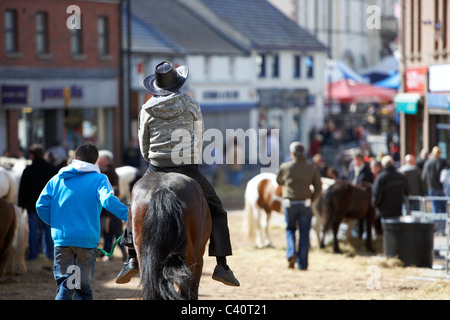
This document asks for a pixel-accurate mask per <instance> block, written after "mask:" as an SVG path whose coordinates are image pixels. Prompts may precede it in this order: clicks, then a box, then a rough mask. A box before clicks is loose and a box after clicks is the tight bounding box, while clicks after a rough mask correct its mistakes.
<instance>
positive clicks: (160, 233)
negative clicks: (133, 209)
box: [140, 187, 191, 300]
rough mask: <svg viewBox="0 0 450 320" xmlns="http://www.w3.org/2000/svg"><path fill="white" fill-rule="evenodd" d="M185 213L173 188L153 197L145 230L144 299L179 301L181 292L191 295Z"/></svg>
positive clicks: (142, 265)
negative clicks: (186, 258)
mask: <svg viewBox="0 0 450 320" xmlns="http://www.w3.org/2000/svg"><path fill="white" fill-rule="evenodd" d="M184 209H185V204H184V203H183V202H182V201H181V200H179V199H178V197H177V196H176V194H175V193H174V192H173V191H172V190H171V189H170V188H169V187H161V189H159V190H157V191H156V192H155V193H154V194H153V196H152V199H151V201H150V204H149V206H148V209H147V213H146V215H145V219H144V222H143V226H142V246H141V261H142V264H141V266H140V269H141V270H140V272H141V284H142V287H143V288H142V293H143V298H144V299H150V300H161V299H163V300H178V299H180V295H179V294H178V292H177V288H179V289H180V290H181V291H182V292H189V287H190V283H189V281H190V278H191V277H190V270H189V269H188V267H187V266H186V264H185V257H184V252H185V249H186V244H187V238H186V231H185V227H184ZM144 284H145V285H144ZM175 285H176V287H175Z"/></svg>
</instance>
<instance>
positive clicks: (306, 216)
mask: <svg viewBox="0 0 450 320" xmlns="http://www.w3.org/2000/svg"><path fill="white" fill-rule="evenodd" d="M284 212H285V218H286V241H287V246H286V256H287V259H289V258H290V257H292V256H297V264H298V268H299V269H302V270H306V269H307V268H308V251H309V231H310V229H311V219H312V216H313V213H312V210H311V207H305V205H304V204H293V203H291V206H290V207H289V208H285V210H284ZM297 225H298V229H299V233H300V235H299V239H298V250H296V248H295V247H296V241H295V232H296V230H297Z"/></svg>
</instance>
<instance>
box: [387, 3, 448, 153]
mask: <svg viewBox="0 0 450 320" xmlns="http://www.w3.org/2000/svg"><path fill="white" fill-rule="evenodd" d="M400 5H401V18H400V21H399V28H400V51H401V53H402V59H401V64H400V73H401V74H402V80H403V81H402V90H401V91H402V92H401V93H400V94H399V95H398V96H397V98H396V99H395V101H396V109H397V111H399V112H400V116H401V121H400V125H401V127H400V139H401V146H402V148H401V153H402V155H403V156H404V155H405V154H407V153H413V154H416V155H417V154H418V153H419V152H420V150H421V149H422V148H425V149H428V150H431V148H433V146H435V145H439V146H440V147H441V149H442V150H443V157H446V158H447V159H448V158H449V157H450V148H449V147H448V146H450V125H449V124H450V27H449V23H450V0H401V2H400ZM402 158H403V157H402Z"/></svg>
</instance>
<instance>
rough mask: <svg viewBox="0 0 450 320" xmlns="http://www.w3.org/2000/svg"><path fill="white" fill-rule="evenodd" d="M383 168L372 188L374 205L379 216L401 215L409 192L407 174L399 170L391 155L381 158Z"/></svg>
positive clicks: (392, 216)
mask: <svg viewBox="0 0 450 320" xmlns="http://www.w3.org/2000/svg"><path fill="white" fill-rule="evenodd" d="M381 165H382V166H383V169H382V170H381V171H380V173H379V174H378V176H377V178H376V180H375V182H374V184H373V188H372V205H373V206H374V207H375V209H376V212H377V216H378V217H381V218H384V219H387V218H395V217H400V216H401V215H402V205H403V201H404V197H405V196H407V195H408V194H409V185H408V181H407V180H406V178H405V176H404V175H402V174H401V173H399V172H397V169H396V168H395V166H394V160H393V159H392V157H391V156H384V157H383V158H382V159H381Z"/></svg>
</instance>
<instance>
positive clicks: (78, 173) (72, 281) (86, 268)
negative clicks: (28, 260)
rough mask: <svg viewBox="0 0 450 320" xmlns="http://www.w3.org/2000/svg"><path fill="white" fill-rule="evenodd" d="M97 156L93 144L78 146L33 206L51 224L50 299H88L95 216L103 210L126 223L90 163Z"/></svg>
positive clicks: (94, 253) (119, 206) (120, 206)
mask: <svg viewBox="0 0 450 320" xmlns="http://www.w3.org/2000/svg"><path fill="white" fill-rule="evenodd" d="M97 158H98V150H97V147H96V146H94V145H93V144H90V143H85V144H82V145H80V146H79V147H78V148H77V149H76V150H75V159H74V160H73V161H72V162H71V164H70V165H68V166H66V167H64V168H62V169H61V170H60V171H59V172H58V174H57V175H56V176H54V177H53V178H52V179H50V181H49V182H48V183H47V184H46V186H45V187H44V189H43V190H42V192H41V194H40V196H39V198H38V200H37V202H36V210H37V213H38V215H39V217H40V218H41V219H42V221H44V222H45V223H47V224H49V225H50V226H51V231H52V238H53V242H54V244H55V258H54V265H53V275H54V278H55V280H56V283H57V285H58V288H57V290H56V298H55V299H56V300H72V299H73V298H75V299H77V300H92V298H93V296H92V289H91V280H92V277H93V276H94V269H95V261H96V257H97V244H98V242H99V241H100V212H101V210H102V208H105V209H107V210H108V211H110V212H111V213H113V214H114V215H116V216H117V217H118V218H120V219H121V220H124V221H126V220H127V216H128V207H127V206H126V205H124V204H122V203H121V202H120V201H119V199H118V198H117V197H116V196H115V195H114V191H113V188H112V186H111V184H110V183H109V181H108V178H107V177H106V176H105V175H104V174H101V173H100V169H99V168H98V167H97V166H96V165H95V162H96V161H97Z"/></svg>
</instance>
